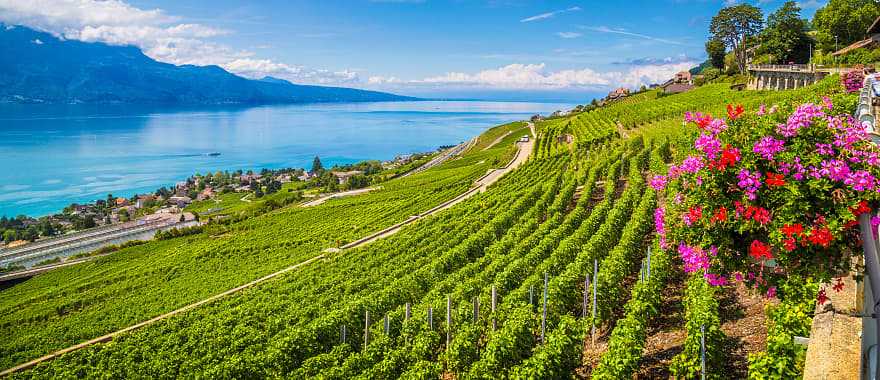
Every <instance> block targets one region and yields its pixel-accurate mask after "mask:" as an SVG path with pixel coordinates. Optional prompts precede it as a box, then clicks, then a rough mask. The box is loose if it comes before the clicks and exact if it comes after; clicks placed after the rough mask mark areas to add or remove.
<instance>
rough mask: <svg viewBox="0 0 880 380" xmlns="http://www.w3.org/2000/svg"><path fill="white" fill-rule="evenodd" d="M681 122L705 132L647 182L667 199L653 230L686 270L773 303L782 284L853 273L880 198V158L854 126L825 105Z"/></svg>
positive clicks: (732, 111) (734, 110)
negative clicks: (860, 220) (751, 290)
mask: <svg viewBox="0 0 880 380" xmlns="http://www.w3.org/2000/svg"><path fill="white" fill-rule="evenodd" d="M844 96H846V95H844ZM850 97H851V96H850ZM841 100H843V99H841ZM843 103H847V102H843ZM685 121H686V122H688V123H693V124H695V125H696V126H697V127H698V128H699V131H698V132H697V133H698V136H697V137H696V138H695V139H694V145H693V149H690V150H688V151H686V152H684V153H686V154H687V156H686V158H685V159H684V160H683V161H682V162H681V163H680V164H677V165H671V166H670V167H669V170H668V172H667V173H666V174H665V175H656V176H654V178H653V179H652V180H651V185H652V186H653V187H654V188H655V189H657V190H662V189H664V188H665V189H666V191H667V195H668V197H667V201H666V202H665V206H663V207H660V208H658V209H657V210H656V212H655V214H654V221H655V229H656V231H657V234H658V235H659V237H660V242H661V245H662V247H663V248H664V249H672V250H675V251H677V252H678V254H679V255H680V256H681V259H682V261H683V264H684V270H685V271H687V272H689V273H702V274H703V275H704V277H705V278H706V279H707V280H708V282H709V283H711V284H713V285H725V284H727V283H729V282H731V281H742V282H745V283H746V284H747V285H750V286H754V287H757V288H759V289H761V290H762V291H764V292H766V295H767V296H768V297H772V296H774V295H775V293H776V286H777V285H778V284H779V283H780V280H782V279H783V278H785V277H786V276H789V275H799V276H810V277H814V278H818V279H820V280H825V281H828V280H830V279H831V277H833V276H834V275H835V274H837V273H841V272H845V271H848V270H849V269H850V256H851V255H853V254H858V253H860V252H861V251H860V248H859V247H860V242H859V234H858V232H859V231H858V226H857V222H856V219H857V216H858V215H859V214H861V213H865V212H870V211H871V210H872V207H871V205H873V204H874V203H876V201H877V200H878V199H880V181H878V175H880V151H878V149H877V147H876V146H875V145H874V144H872V143H871V142H870V141H869V139H868V134H867V133H866V131H865V130H864V128H863V127H861V125H860V124H859V123H858V121H857V120H855V119H853V118H852V117H851V116H849V115H845V114H843V115H841V114H836V113H835V108H834V105H833V103H832V101H831V99H829V98H827V97H826V98H823V100H822V102H821V103H819V104H813V103H806V104H802V105H800V106H797V107H796V108H794V109H793V110H789V111H788V112H784V111H782V110H780V109H779V107H777V106H774V107H772V108H770V109H769V110H768V108H767V107H765V106H761V107H760V108H759V109H758V110H757V111H754V112H746V111H745V110H743V108H742V106H737V107H733V106H728V112H727V117H726V118H715V117H712V116H710V115H706V114H701V113H687V114H686V115H685ZM874 222H875V223H877V222H878V221H877V220H874Z"/></svg>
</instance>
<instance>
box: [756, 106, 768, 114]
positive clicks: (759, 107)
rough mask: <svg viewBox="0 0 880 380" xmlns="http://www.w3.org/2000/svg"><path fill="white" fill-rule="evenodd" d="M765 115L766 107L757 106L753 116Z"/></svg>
mask: <svg viewBox="0 0 880 380" xmlns="http://www.w3.org/2000/svg"><path fill="white" fill-rule="evenodd" d="M766 113H767V106H765V105H763V104H761V105H760V106H758V112H755V115H758V116H761V115H764V114H766Z"/></svg>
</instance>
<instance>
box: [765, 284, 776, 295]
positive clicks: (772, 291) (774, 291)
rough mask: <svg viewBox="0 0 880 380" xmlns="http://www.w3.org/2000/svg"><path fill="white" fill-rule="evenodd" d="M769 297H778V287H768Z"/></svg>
mask: <svg viewBox="0 0 880 380" xmlns="http://www.w3.org/2000/svg"><path fill="white" fill-rule="evenodd" d="M767 298H776V287H775V286H771V287H770V289H767Z"/></svg>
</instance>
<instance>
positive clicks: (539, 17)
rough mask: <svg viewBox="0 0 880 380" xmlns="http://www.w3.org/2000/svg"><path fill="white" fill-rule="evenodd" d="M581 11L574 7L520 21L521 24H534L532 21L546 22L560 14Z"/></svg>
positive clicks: (579, 8)
mask: <svg viewBox="0 0 880 380" xmlns="http://www.w3.org/2000/svg"><path fill="white" fill-rule="evenodd" d="M579 10H581V7H578V6H574V7H571V8H566V9H561V10H558V11H553V12H547V13H541V14H539V15H534V16H531V17H526V18H524V19H522V20H519V22H532V21H538V20H545V19H548V18H551V17H553V16H556V15H558V14H562V13H568V12H577V11H579Z"/></svg>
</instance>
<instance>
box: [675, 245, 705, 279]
mask: <svg viewBox="0 0 880 380" xmlns="http://www.w3.org/2000/svg"><path fill="white" fill-rule="evenodd" d="M678 253H679V255H681V260H682V262H683V263H684V271H685V272H686V273H694V272H697V271H705V270H707V269H709V257H708V256H706V253H705V252H703V250H702V249H700V248H698V247H691V246H689V245H687V244H685V243H680V244H679V245H678Z"/></svg>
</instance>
